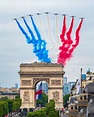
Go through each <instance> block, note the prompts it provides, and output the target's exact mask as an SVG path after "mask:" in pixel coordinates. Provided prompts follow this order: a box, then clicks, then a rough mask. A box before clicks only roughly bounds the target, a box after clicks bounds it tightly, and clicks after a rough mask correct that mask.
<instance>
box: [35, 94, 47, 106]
mask: <svg viewBox="0 0 94 117" xmlns="http://www.w3.org/2000/svg"><path fill="white" fill-rule="evenodd" d="M47 103H48V96H47V95H46V94H45V93H42V100H36V105H39V104H41V105H42V106H46V104H47Z"/></svg>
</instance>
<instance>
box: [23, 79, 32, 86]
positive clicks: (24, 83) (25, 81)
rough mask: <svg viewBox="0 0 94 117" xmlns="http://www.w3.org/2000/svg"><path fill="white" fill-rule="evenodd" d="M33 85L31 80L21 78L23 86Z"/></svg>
mask: <svg viewBox="0 0 94 117" xmlns="http://www.w3.org/2000/svg"><path fill="white" fill-rule="evenodd" d="M28 85H31V80H21V86H28Z"/></svg>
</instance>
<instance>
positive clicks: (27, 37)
mask: <svg viewBox="0 0 94 117" xmlns="http://www.w3.org/2000/svg"><path fill="white" fill-rule="evenodd" d="M16 23H17V24H18V27H19V28H20V30H21V31H22V33H23V34H24V35H25V37H26V39H27V43H28V44H29V43H31V39H30V37H29V36H28V35H27V33H26V32H25V31H24V29H23V28H22V26H21V25H20V23H19V22H18V20H16Z"/></svg>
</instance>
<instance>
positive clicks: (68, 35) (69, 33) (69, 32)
mask: <svg viewBox="0 0 94 117" xmlns="http://www.w3.org/2000/svg"><path fill="white" fill-rule="evenodd" d="M73 24H74V17H72V21H71V24H70V28H69V30H68V32H67V33H66V35H67V38H68V40H71V43H72V42H73V41H72V39H71V33H72V29H73Z"/></svg>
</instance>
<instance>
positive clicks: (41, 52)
mask: <svg viewBox="0 0 94 117" xmlns="http://www.w3.org/2000/svg"><path fill="white" fill-rule="evenodd" d="M31 19H32V24H33V27H34V30H35V32H36V35H37V38H38V39H36V38H35V36H34V34H33V32H32V30H31V29H30V27H29V26H28V24H27V22H26V20H25V18H23V21H24V23H25V25H26V27H27V29H28V31H29V33H30V34H31V37H32V39H31V38H30V37H29V36H28V35H27V33H26V32H25V31H24V29H23V28H22V26H21V25H20V23H19V22H18V20H16V22H17V24H18V27H19V28H20V30H21V31H22V33H23V34H24V35H25V37H26V39H27V43H28V44H30V43H32V44H33V47H34V50H33V52H34V53H35V54H36V56H37V57H38V59H39V60H41V61H43V62H49V63H50V62H51V60H50V59H49V58H48V50H46V42H45V41H44V40H42V39H41V35H40V33H39V31H38V29H37V27H36V25H35V23H34V21H33V18H32V17H31Z"/></svg>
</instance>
